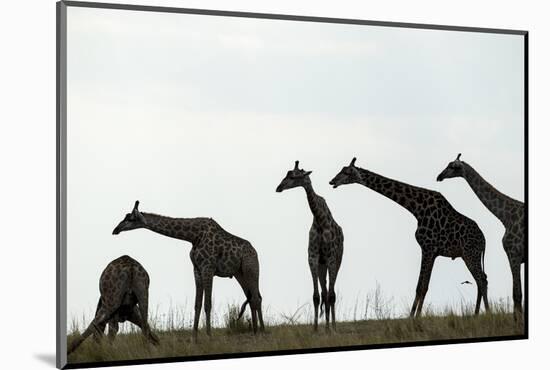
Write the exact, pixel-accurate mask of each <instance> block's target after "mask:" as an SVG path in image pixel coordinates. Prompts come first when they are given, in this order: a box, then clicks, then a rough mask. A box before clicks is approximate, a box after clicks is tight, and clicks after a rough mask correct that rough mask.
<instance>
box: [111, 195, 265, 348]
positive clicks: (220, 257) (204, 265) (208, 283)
mask: <svg viewBox="0 0 550 370" xmlns="http://www.w3.org/2000/svg"><path fill="white" fill-rule="evenodd" d="M138 206H139V201H136V203H135V205H134V209H133V210H132V212H130V213H128V214H127V215H126V216H125V217H124V219H123V220H122V221H121V222H120V223H119V224H118V226H117V227H116V228H115V229H114V230H113V234H115V235H116V234H119V233H121V232H123V231H129V230H134V229H147V230H151V231H153V232H155V233H158V234H161V235H164V236H168V237H170V238H175V239H179V240H185V241H188V242H190V243H191V244H192V247H191V252H190V253H189V256H190V257H191V262H192V263H193V270H194V274H195V288H196V291H195V293H196V294H195V319H194V321H193V337H194V338H195V339H196V338H197V333H198V327H199V318H200V312H201V309H202V301H203V298H204V312H205V314H206V333H207V334H208V335H210V334H211V325H210V313H211V310H212V281H213V278H214V276H220V277H228V278H232V277H235V279H237V281H238V282H239V284H240V285H241V287H242V289H243V291H244V294H245V296H246V301H245V303H244V304H243V307H242V309H241V315H242V313H243V311H244V309H245V306H246V304H250V310H251V313H252V328H253V330H254V333H256V332H257V329H258V320H259V322H260V329H261V330H264V319H263V315H262V296H261V295H260V290H259V287H258V280H259V275H260V266H259V263H258V254H257V253H256V250H255V249H254V247H252V245H251V244H250V243H249V242H248V241H246V240H244V239H241V238H239V237H237V236H235V235H232V234H230V233H229V232H227V231H225V230H224V229H222V227H221V226H220V225H219V224H218V223H217V222H216V221H214V220H213V219H211V218H204V217H199V218H172V217H166V216H160V215H157V214H153V213H145V212H140V211H139V210H138Z"/></svg>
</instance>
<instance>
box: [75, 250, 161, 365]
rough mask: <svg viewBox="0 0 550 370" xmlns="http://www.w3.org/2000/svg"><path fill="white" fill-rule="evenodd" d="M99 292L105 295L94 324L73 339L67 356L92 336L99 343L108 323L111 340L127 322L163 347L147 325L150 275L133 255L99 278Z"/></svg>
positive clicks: (99, 305)
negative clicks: (120, 325)
mask: <svg viewBox="0 0 550 370" xmlns="http://www.w3.org/2000/svg"><path fill="white" fill-rule="evenodd" d="M99 291H100V293H101V296H100V298H99V302H98V304H97V310H96V313H95V317H94V319H93V321H92V323H91V324H90V325H89V326H88V328H87V329H86V330H85V331H84V333H82V334H81V335H79V336H78V337H76V338H75V339H74V340H73V342H72V343H71V344H70V346H69V347H68V348H67V354H70V353H72V352H74V351H75V350H76V349H77V347H78V346H80V345H81V344H82V342H84V340H85V339H86V338H88V337H89V336H90V335H92V334H93V336H94V338H95V339H96V341H98V340H99V339H100V338H101V337H103V334H104V332H105V327H106V326H107V324H108V325H109V334H108V335H109V339H111V340H113V339H114V338H115V336H116V334H117V332H118V323H122V322H125V321H130V322H131V323H133V324H134V325H137V326H138V327H139V328H140V329H141V331H142V333H143V335H144V336H145V338H147V340H149V342H151V343H153V344H155V345H157V344H159V340H158V338H157V336H156V335H155V334H154V333H153V332H152V331H151V328H150V327H149V324H148V322H147V310H148V302H149V275H148V274H147V271H145V269H144V268H143V266H141V264H140V263H139V262H138V261H136V260H135V259H133V258H132V257H129V256H122V257H119V258H117V259H115V260H113V261H111V262H110V263H109V264H108V265H107V267H105V270H103V273H102V274H101V277H100V278H99Z"/></svg>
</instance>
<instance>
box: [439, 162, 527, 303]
mask: <svg viewBox="0 0 550 370" xmlns="http://www.w3.org/2000/svg"><path fill="white" fill-rule="evenodd" d="M453 177H462V178H464V179H465V180H466V182H467V183H468V184H469V185H470V187H471V188H472V190H473V191H474V193H475V194H476V195H477V197H478V198H479V200H481V202H482V203H483V204H484V205H485V207H487V209H488V210H489V211H490V212H491V213H492V214H493V215H495V216H496V217H497V218H498V219H499V220H500V222H502V224H503V225H504V227H505V228H506V231H505V232H504V237H503V238H502V246H503V247H504V251H505V252H506V256H508V262H509V263H510V269H511V270H512V280H513V287H512V289H513V300H514V312H517V313H521V312H522V311H523V309H522V302H521V300H522V294H521V274H520V271H521V264H522V263H524V262H525V243H524V239H523V233H524V230H525V221H524V218H523V214H524V210H525V207H524V205H523V203H522V202H520V201H517V200H515V199H512V198H510V197H509V196H507V195H504V194H502V193H501V192H500V191H498V190H497V189H495V188H494V187H493V186H492V185H491V184H489V183H488V182H487V181H486V180H485V179H483V177H481V175H479V174H478V173H477V172H476V170H474V169H473V167H472V166H470V165H469V164H468V163H466V162H464V161H461V160H460V154H459V155H458V156H457V157H456V159H455V160H454V161H452V162H450V163H449V164H448V165H447V168H445V169H444V170H443V171H442V172H441V173H440V174H439V176H437V181H443V180H445V179H450V178H453Z"/></svg>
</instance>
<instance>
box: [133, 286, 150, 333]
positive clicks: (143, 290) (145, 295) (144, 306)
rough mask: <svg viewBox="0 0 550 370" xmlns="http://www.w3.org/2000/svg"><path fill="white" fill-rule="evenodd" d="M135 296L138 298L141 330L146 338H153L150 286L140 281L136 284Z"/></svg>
mask: <svg viewBox="0 0 550 370" xmlns="http://www.w3.org/2000/svg"><path fill="white" fill-rule="evenodd" d="M133 291H134V294H135V295H136V298H137V304H138V307H139V315H140V318H141V328H142V331H143V333H144V335H145V337H146V338H150V337H151V328H150V327H149V321H148V317H149V285H148V282H145V281H143V282H141V281H138V282H136V283H135V284H134V289H133Z"/></svg>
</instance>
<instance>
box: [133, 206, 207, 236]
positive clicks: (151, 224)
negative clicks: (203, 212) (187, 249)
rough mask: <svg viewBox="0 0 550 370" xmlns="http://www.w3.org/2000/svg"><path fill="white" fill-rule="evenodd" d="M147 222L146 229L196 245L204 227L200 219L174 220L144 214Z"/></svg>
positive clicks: (152, 214)
mask: <svg viewBox="0 0 550 370" xmlns="http://www.w3.org/2000/svg"><path fill="white" fill-rule="evenodd" d="M142 215H143V217H145V221H146V222H147V226H145V228H146V229H149V230H151V231H153V232H155V233H158V234H162V235H164V236H168V237H170V238H175V239H180V240H185V241H188V242H190V243H194V242H195V241H197V240H198V239H199V238H200V235H201V232H202V227H201V224H200V220H201V219H198V218H172V217H166V216H160V215H156V214H154V213H142Z"/></svg>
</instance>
